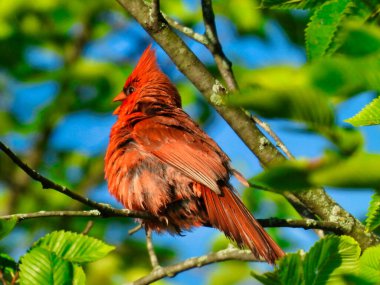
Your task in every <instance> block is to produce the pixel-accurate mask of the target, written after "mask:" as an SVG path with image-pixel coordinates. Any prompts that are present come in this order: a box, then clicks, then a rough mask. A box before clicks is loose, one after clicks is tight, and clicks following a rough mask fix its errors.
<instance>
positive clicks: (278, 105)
mask: <svg viewBox="0 0 380 285" xmlns="http://www.w3.org/2000/svg"><path fill="white" fill-rule="evenodd" d="M243 93H244V95H239V96H233V97H231V98H230V99H229V103H230V104H232V105H235V106H241V107H245V108H248V109H251V110H253V111H255V112H256V113H258V114H260V115H261V116H264V117H267V118H289V119H292V120H295V121H299V122H303V123H306V124H307V125H308V126H311V127H314V126H315V127H316V126H325V127H326V126H327V127H330V126H332V125H333V124H334V120H335V115H334V112H333V109H332V108H331V106H330V104H329V103H328V101H327V98H326V97H324V96H323V95H321V94H317V93H316V92H315V91H314V90H311V89H310V90H304V89H289V90H283V91H281V90H266V89H261V88H247V89H244V91H243ZM243 93H241V94H243Z"/></svg>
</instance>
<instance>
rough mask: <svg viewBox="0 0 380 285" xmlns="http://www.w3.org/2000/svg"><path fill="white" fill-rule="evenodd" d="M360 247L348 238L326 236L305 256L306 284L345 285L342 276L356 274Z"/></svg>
mask: <svg viewBox="0 0 380 285" xmlns="http://www.w3.org/2000/svg"><path fill="white" fill-rule="evenodd" d="M359 255H360V247H359V245H358V243H357V242H356V241H355V240H354V239H353V238H351V237H348V236H340V237H338V236H332V235H331V236H326V237H325V238H323V239H322V240H320V241H318V242H317V243H316V244H314V246H313V247H312V248H311V249H310V251H309V252H308V253H307V254H306V255H305V259H304V277H305V284H331V285H338V284H345V283H344V281H343V280H342V277H341V275H342V274H344V273H355V271H356V270H357V266H358V261H359Z"/></svg>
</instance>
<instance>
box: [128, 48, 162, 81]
mask: <svg viewBox="0 0 380 285" xmlns="http://www.w3.org/2000/svg"><path fill="white" fill-rule="evenodd" d="M153 72H161V70H160V68H159V67H158V64H157V57H156V52H155V50H154V49H153V48H152V45H151V44H150V45H149V46H148V47H147V48H146V49H145V51H144V52H143V54H142V55H141V57H140V59H139V61H138V63H137V65H136V67H135V69H134V70H133V72H132V73H131V75H130V77H131V78H142V77H144V76H146V75H147V74H152V73H153Z"/></svg>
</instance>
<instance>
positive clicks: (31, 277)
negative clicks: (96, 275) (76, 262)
mask: <svg viewBox="0 0 380 285" xmlns="http://www.w3.org/2000/svg"><path fill="white" fill-rule="evenodd" d="M72 278H73V267H72V265H71V263H70V262H68V261H65V260H63V259H61V258H59V257H58V256H56V255H55V254H54V253H52V252H50V251H48V250H46V249H43V248H41V247H34V248H33V249H32V250H31V251H29V252H28V253H27V254H26V255H24V256H23V257H22V258H21V264H20V284H21V285H41V284H51V285H66V284H67V285H69V284H72Z"/></svg>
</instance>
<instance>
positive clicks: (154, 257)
mask: <svg viewBox="0 0 380 285" xmlns="http://www.w3.org/2000/svg"><path fill="white" fill-rule="evenodd" d="M145 234H146V249H147V250H148V254H149V259H150V263H151V264H152V267H153V270H157V269H158V268H160V267H161V266H160V264H159V263H158V258H157V255H156V253H155V252H154V246H153V241H152V230H151V229H149V228H146V229H145Z"/></svg>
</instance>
